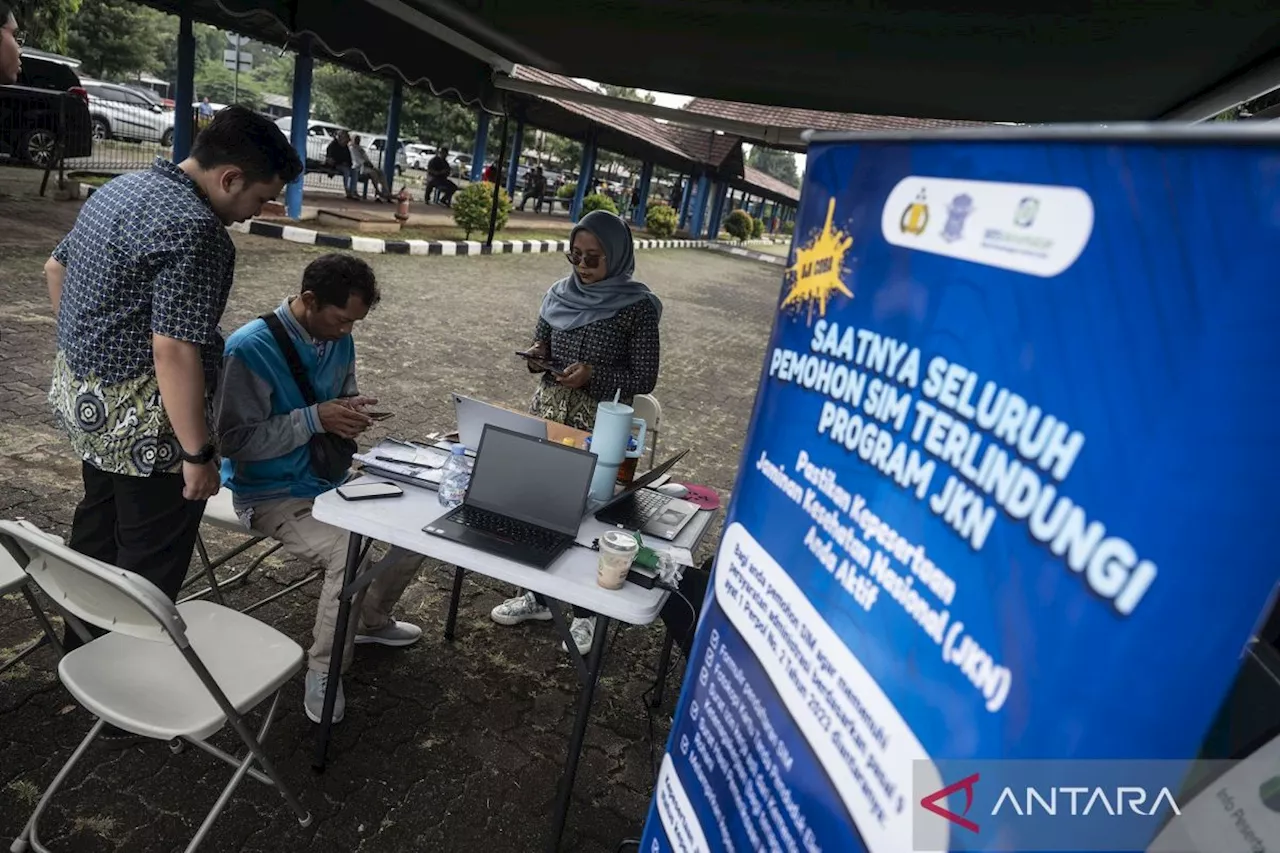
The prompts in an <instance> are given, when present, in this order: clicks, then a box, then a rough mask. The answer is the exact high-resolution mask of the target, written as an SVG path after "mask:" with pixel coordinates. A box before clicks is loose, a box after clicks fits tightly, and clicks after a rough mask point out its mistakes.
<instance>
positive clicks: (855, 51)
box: [302, 0, 1280, 122]
mask: <svg viewBox="0 0 1280 853" xmlns="http://www.w3.org/2000/svg"><path fill="white" fill-rule="evenodd" d="M302 2H303V5H306V0H302ZM404 2H405V5H413V6H415V7H417V8H420V9H422V10H423V11H424V12H426V13H427V14H429V15H431V16H432V17H433V18H434V19H436V20H437V21H440V22H441V23H443V24H444V25H445V26H447V27H449V28H451V29H453V30H454V31H456V32H458V33H461V34H463V35H465V36H467V37H468V38H470V39H473V40H474V41H475V42H476V43H479V44H481V45H484V46H485V47H487V48H489V49H492V50H493V51H495V52H496V53H499V54H501V55H503V56H505V57H507V58H509V59H511V60H513V61H515V62H521V63H526V64H531V65H536V66H538V67H540V68H543V69H546V70H548V71H554V72H557V73H559V74H564V75H566V76H570V77H586V78H589V79H592V80H598V81H601V82H608V83H614V84H618V85H625V86H636V87H641V88H646V89H656V90H660V91H669V92H678V93H682V94H687V95H697V96H704V97H710V98H716V99H720V100H728V101H744V102H748V103H757V104H769V105H779V106H788V107H801V108H806V109H815V110H828V111H835V112H859V113H870V114H874V115H897V116H909V117H922V118H955V119H972V120H980V121H1015V122H1050V121H1054V122H1060V121H1084V122H1089V121H1117V120H1122V119H1130V120H1131V119H1156V118H1162V117H1193V116H1192V115H1190V113H1189V112H1188V110H1189V109H1192V108H1193V107H1194V106H1195V105H1197V104H1199V109H1200V115H1199V116H1195V117H1201V116H1202V115H1203V113H1204V111H1205V110H1206V109H1207V107H1206V106H1205V105H1204V99H1205V98H1206V96H1208V95H1210V94H1211V93H1215V92H1223V91H1230V92H1231V93H1232V96H1233V97H1237V100H1236V101H1235V102H1239V101H1243V100H1247V99H1249V98H1251V97H1254V96H1256V95H1258V94H1261V93H1262V92H1265V91H1267V90H1268V89H1270V88H1274V87H1275V86H1276V85H1278V84H1280V14H1278V13H1277V7H1276V4H1275V2H1274V0H1222V2H1216V3H1212V4H1209V3H1204V2H1203V0H1161V2H1152V0H1111V1H1110V2H1107V3H1092V4H1086V3H1074V4H1066V3H1026V2H1010V0H1003V2H993V0H978V2H976V3H961V4H956V3H945V2H942V1H941V0H909V2H905V3H876V4H869V3H831V2H829V0H791V2H787V3H779V2H763V0H742V2H733V3H727V2H718V3H689V2H686V0H611V2H609V3H607V4H600V3H598V2H587V0H558V2H556V3H554V4H551V3H540V2H534V0H484V2H478V0H404ZM1229 105H1230V104H1226V105H1224V107H1225V106H1229ZM1210 114H1211V113H1210Z"/></svg>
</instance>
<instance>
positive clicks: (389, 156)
mask: <svg viewBox="0 0 1280 853" xmlns="http://www.w3.org/2000/svg"><path fill="white" fill-rule="evenodd" d="M403 101H404V83H403V82H402V81H401V80H400V78H399V77H398V76H397V77H393V78H392V79H391V103H389V104H387V141H386V148H384V149H383V151H382V153H383V155H384V156H383V158H382V161H383V162H382V165H383V172H385V173H386V176H387V192H391V191H392V189H393V188H394V185H395V181H396V149H397V148H398V147H399V145H400V104H401V103H403Z"/></svg>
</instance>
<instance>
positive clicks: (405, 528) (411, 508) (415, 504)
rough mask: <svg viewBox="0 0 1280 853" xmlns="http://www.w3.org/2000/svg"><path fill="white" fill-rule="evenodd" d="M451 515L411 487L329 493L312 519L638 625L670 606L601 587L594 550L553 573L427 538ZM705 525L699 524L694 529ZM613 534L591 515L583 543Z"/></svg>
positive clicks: (576, 553)
mask: <svg viewBox="0 0 1280 853" xmlns="http://www.w3.org/2000/svg"><path fill="white" fill-rule="evenodd" d="M373 479H378V478H373ZM448 511H449V510H448V509H447V508H446V507H444V506H441V504H440V501H439V500H438V498H437V493H436V492H434V491H432V490H430V489H423V488H418V487H415V486H405V487H404V497H401V498H386V499H382V500H365V501H345V500H343V499H342V498H340V497H338V494H337V492H334V491H330V492H326V493H325V494H323V495H321V496H320V497H318V498H316V502H315V506H314V507H313V509H312V511H311V514H312V516H313V517H314V518H315V519H316V520H317V521H323V522H324V523H325V524H332V525H333V526H334V527H340V528H342V529H343V530H350V531H352V532H354V533H358V534H360V535H361V536H367V537H370V538H373V539H377V540H379V541H382V542H386V543H387V544H389V545H398V546H399V547H401V548H404V549H406V550H408V551H413V552H414V553H417V554H423V555H425V556H427V557H431V558H433V559H436V560H440V561H441V562H444V563H448V564H450V565H454V566H461V567H462V568H464V569H467V570H468V571H473V572H479V573H480V574H482V575H488V576H489V577H491V578H496V579H497V580H500V581H506V582H508V583H510V584H513V585H515V586H518V587H520V588H521V589H526V590H532V591H534V592H537V593H541V594H542V595H545V596H548V597H549V598H554V599H556V600H557V601H562V602H565V603H566V604H574V605H577V606H578V607H583V608H586V609H587V610H590V611H591V612H592V613H599V614H600V615H601V616H608V617H609V618H610V619H618V620H620V621H622V622H627V623H629V624H632V625H648V624H649V623H650V622H653V621H654V620H655V619H657V618H658V613H659V611H661V610H662V605H663V604H664V603H666V600H667V596H668V595H669V593H667V592H665V591H663V590H660V589H656V588H655V589H645V588H644V587H641V586H637V585H636V584H633V583H627V584H623V585H622V589H616V590H614V589H605V588H603V587H601V586H600V585H599V584H598V583H596V560H597V554H596V552H595V551H592V550H589V549H588V548H577V547H570V548H569V549H568V550H567V551H565V553H563V554H561V555H560V557H558V558H557V559H556V561H555V562H554V563H552V564H551V565H550V566H549V567H548V568H546V569H535V568H533V567H532V566H527V565H525V564H523V563H517V562H514V561H512V560H507V559H504V558H502V557H497V556H494V555H492V554H489V553H486V552H484V551H480V550H477V549H475V548H471V547H469V546H466V545H462V544H459V543H457V542H453V541H451V540H449V539H442V538H441V537H439V536H432V535H431V534H429V533H425V532H423V530H422V528H423V527H424V526H425V525H426V524H428V523H429V522H432V521H435V520H436V519H437V518H439V517H440V516H442V515H444V514H445V513H446V512H448ZM700 515H708V516H709V515H710V513H700ZM700 520H701V519H695V520H694V522H691V523H690V525H689V527H690V528H692V527H693V526H694V523H696V522H697V521H700ZM699 527H700V529H699V530H698V531H697V533H699V534H700V533H701V531H702V529H705V527H706V525H705V523H704V524H702V525H699ZM610 529H613V528H611V527H610V525H607V524H604V523H603V522H599V521H596V520H595V518H594V517H592V516H590V515H588V516H587V517H586V518H584V519H583V520H582V526H581V527H580V528H579V529H578V537H577V541H578V542H581V543H582V544H583V545H588V546H589V545H590V544H591V542H592V540H593V539H595V538H596V537H597V536H599V535H600V534H601V533H603V532H604V531H606V530H610ZM691 532H692V531H691ZM684 538H685V537H684V536H682V537H681V539H682V540H683V539H684ZM648 541H649V543H650V544H651V545H656V546H657V547H658V548H659V549H660V548H661V547H662V545H661V544H660V543H654V542H653V541H652V540H648Z"/></svg>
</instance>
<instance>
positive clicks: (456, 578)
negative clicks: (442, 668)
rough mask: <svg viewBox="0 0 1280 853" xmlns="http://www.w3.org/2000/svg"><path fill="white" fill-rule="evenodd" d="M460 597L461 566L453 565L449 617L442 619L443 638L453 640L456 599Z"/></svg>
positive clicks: (456, 622) (456, 620) (456, 614)
mask: <svg viewBox="0 0 1280 853" xmlns="http://www.w3.org/2000/svg"><path fill="white" fill-rule="evenodd" d="M461 597H462V566H454V567H453V594H452V595H450V596H449V618H447V619H445V621H444V638H445V639H446V640H448V641H449V642H453V629H454V628H455V627H456V626H457V624H458V600H459V599H460V598H461Z"/></svg>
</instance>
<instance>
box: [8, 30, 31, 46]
mask: <svg viewBox="0 0 1280 853" xmlns="http://www.w3.org/2000/svg"><path fill="white" fill-rule="evenodd" d="M5 32H10V33H13V40H14V41H16V42H17V43H18V47H22V46H23V45H25V44H26V43H27V34H26V33H25V32H23V31H22V30H6V31H5Z"/></svg>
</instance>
